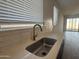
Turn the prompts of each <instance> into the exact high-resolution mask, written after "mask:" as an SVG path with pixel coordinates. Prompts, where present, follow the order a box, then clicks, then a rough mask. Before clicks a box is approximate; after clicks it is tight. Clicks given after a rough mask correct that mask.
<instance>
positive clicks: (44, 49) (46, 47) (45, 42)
mask: <svg viewBox="0 0 79 59" xmlns="http://www.w3.org/2000/svg"><path fill="white" fill-rule="evenodd" d="M55 42H56V40H55V39H52V38H42V39H40V40H38V41H37V42H35V43H33V44H31V45H30V46H28V47H26V50H27V51H29V52H31V53H33V54H35V55H37V56H40V57H43V56H46V55H47V54H48V53H49V51H50V50H51V48H52V47H53V45H54V44H55Z"/></svg>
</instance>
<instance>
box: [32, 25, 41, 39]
mask: <svg viewBox="0 0 79 59" xmlns="http://www.w3.org/2000/svg"><path fill="white" fill-rule="evenodd" d="M36 26H38V27H39V28H40V30H41V31H42V27H41V25H39V24H35V25H34V27H33V40H35V38H36V37H37V35H36V34H35V28H36Z"/></svg>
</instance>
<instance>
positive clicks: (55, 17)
mask: <svg viewBox="0 0 79 59" xmlns="http://www.w3.org/2000/svg"><path fill="white" fill-rule="evenodd" d="M57 21H58V8H57V7H56V6H54V7H53V25H56V24H57Z"/></svg>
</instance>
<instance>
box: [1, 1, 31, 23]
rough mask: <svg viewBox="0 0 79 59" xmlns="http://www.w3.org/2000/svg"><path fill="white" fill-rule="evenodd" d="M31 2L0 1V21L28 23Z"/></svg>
mask: <svg viewBox="0 0 79 59" xmlns="http://www.w3.org/2000/svg"><path fill="white" fill-rule="evenodd" d="M31 11H32V0H0V21H14V22H16V21H30V20H31V17H32V16H31Z"/></svg>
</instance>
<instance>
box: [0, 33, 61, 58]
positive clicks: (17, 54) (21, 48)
mask: <svg viewBox="0 0 79 59" xmlns="http://www.w3.org/2000/svg"><path fill="white" fill-rule="evenodd" d="M42 37H49V38H54V39H56V40H57V41H56V43H55V44H54V46H53V47H52V49H51V50H50V52H49V53H48V54H47V55H46V56H45V57H39V56H36V55H34V54H32V53H30V52H28V51H27V50H25V48H26V45H27V46H28V44H27V43H24V42H23V43H21V44H18V45H17V46H14V47H12V48H11V50H8V51H7V53H6V54H7V55H8V56H10V57H7V58H1V59H56V57H57V54H58V51H59V48H60V46H61V43H62V41H63V34H62V33H49V34H46V35H45V34H43V35H40V36H39V37H38V38H37V39H40V38H42ZM36 41H37V40H36ZM29 42H30V41H28V43H29ZM33 42H35V41H33ZM33 42H32V43H33ZM14 48H16V49H15V50H14Z"/></svg>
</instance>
